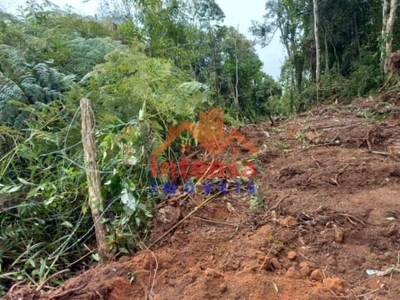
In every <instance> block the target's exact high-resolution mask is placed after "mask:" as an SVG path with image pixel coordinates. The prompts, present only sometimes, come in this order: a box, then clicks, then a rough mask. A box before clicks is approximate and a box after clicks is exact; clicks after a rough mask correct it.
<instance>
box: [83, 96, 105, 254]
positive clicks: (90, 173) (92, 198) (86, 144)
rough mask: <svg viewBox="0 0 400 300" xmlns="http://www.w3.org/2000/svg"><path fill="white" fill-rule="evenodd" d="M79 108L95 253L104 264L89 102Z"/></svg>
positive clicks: (100, 205) (101, 203)
mask: <svg viewBox="0 0 400 300" xmlns="http://www.w3.org/2000/svg"><path fill="white" fill-rule="evenodd" d="M80 106H81V113H82V144H83V152H84V156H85V169H86V177H87V182H88V187H89V206H90V210H91V212H92V218H93V223H94V229H95V235H96V241H97V251H98V254H99V256H100V261H101V262H106V261H107V260H108V259H109V258H110V254H109V253H108V250H107V241H106V238H107V231H106V228H105V226H104V223H103V218H102V213H103V210H104V204H103V199H102V197H101V192H100V189H101V183H100V182H101V181H100V175H99V171H98V169H97V162H96V144H95V139H94V132H93V130H94V125H93V117H92V110H91V107H90V100H89V99H87V98H82V99H81V101H80Z"/></svg>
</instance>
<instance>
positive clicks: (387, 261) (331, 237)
mask: <svg viewBox="0 0 400 300" xmlns="http://www.w3.org/2000/svg"><path fill="white" fill-rule="evenodd" d="M399 107H400V92H396V91H392V92H388V93H386V94H382V95H380V96H379V97H377V98H374V99H373V98H368V99H357V100H355V101H353V102H352V103H351V104H347V105H344V104H341V105H329V106H323V107H319V108H316V109H314V110H312V111H310V112H307V113H304V114H301V115H298V116H293V117H290V118H287V119H282V120H278V121H277V124H276V126H274V127H272V126H271V125H270V124H267V123H266V124H261V125H246V126H243V127H241V128H240V131H241V132H242V133H243V134H244V135H245V136H246V137H247V138H248V139H249V140H250V141H251V142H252V143H253V144H254V145H255V146H257V147H258V149H260V153H259V154H258V156H257V163H258V165H259V167H260V169H259V172H258V176H257V177H256V180H255V181H256V184H257V186H258V192H259V195H260V197H261V199H262V205H263V206H262V207H259V208H258V209H256V210H250V209H249V205H250V204H249V203H250V196H249V195H248V194H247V192H246V190H243V191H241V194H240V195H238V194H237V193H236V192H235V191H230V192H229V193H227V194H225V195H216V191H214V192H213V193H212V196H214V197H211V198H210V197H209V196H208V197H206V196H205V195H203V194H202V193H200V192H199V193H197V194H195V195H193V196H190V197H189V196H185V195H183V194H182V193H178V194H177V196H173V197H170V198H169V199H167V200H165V201H164V202H162V204H160V205H159V207H158V213H157V218H156V219H155V221H154V230H153V232H152V235H151V243H152V244H150V245H147V246H143V250H141V251H139V252H138V253H135V254H133V255H132V257H122V258H121V259H119V260H118V261H115V262H112V263H109V264H107V265H104V266H101V265H99V266H95V267H92V268H91V269H89V270H88V271H86V272H84V273H82V274H80V275H78V276H76V277H74V278H71V279H69V280H68V281H67V282H66V283H65V284H64V285H63V286H62V287H61V288H58V289H56V290H52V291H48V292H38V291H36V290H35V289H34V288H33V289H32V288H29V287H26V286H25V287H18V286H17V287H15V288H13V290H12V291H10V292H9V293H8V295H7V296H6V299H60V300H61V299H63V300H64V299H115V300H117V299H119V300H124V299H154V300H156V299H163V300H168V299H171V300H175V299H186V300H189V299H226V300H228V299H232V300H234V299H236V300H242V299H243V300H245V299H246V300H251V299H254V300H256V299H270V300H273V299H280V300H289V299H290V300H306V299H309V300H327V299H386V300H390V299H393V300H394V299H396V300H397V299H400V206H399V204H400V118H399V113H400V111H399V109H400V108H399ZM387 115H389V116H388V117H387V118H384V120H379V118H380V117H384V116H387ZM202 155H203V154H199V155H198V157H197V158H196V159H201V158H203V159H204V160H207V159H208V160H209V159H211V158H209V157H206V156H202ZM242 156H246V154H245V153H243V154H242ZM235 157H236V159H237V158H239V159H240V155H239V157H238V156H237V154H230V155H226V156H225V157H224V159H227V160H232V159H235ZM371 270H375V271H379V272H378V273H377V274H372V275H369V274H367V272H370V271H371Z"/></svg>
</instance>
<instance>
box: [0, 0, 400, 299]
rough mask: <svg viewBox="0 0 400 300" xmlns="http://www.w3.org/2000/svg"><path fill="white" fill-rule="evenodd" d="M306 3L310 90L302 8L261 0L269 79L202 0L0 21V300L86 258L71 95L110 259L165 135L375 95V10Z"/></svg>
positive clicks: (144, 193) (139, 208)
mask: <svg viewBox="0 0 400 300" xmlns="http://www.w3.org/2000/svg"><path fill="white" fill-rule="evenodd" d="M319 2H320V4H319V5H320V7H319V12H320V16H319V17H320V35H321V37H320V39H321V41H322V47H321V54H322V61H323V64H322V65H323V68H322V71H321V73H322V74H321V81H320V83H319V85H316V78H315V75H314V74H315V55H314V52H315V47H314V46H313V45H314V44H313V39H314V37H313V27H312V23H313V21H312V20H313V15H312V1H305V0H299V1H267V5H266V9H267V14H266V16H265V23H255V24H254V26H253V27H252V31H253V33H254V35H255V36H256V37H257V40H258V42H259V43H260V44H265V45H266V44H267V43H268V39H269V38H270V37H271V35H272V34H273V33H274V32H275V31H276V30H277V29H279V30H280V31H281V32H282V42H283V44H284V46H285V48H286V49H287V54H288V58H287V60H286V62H285V64H284V66H283V68H282V75H281V78H280V82H276V81H274V79H273V78H272V77H271V76H268V75H266V74H265V73H264V72H263V71H262V62H261V61H260V59H259V58H258V56H257V54H256V53H255V50H254V45H253V43H252V42H251V41H249V40H248V39H246V38H245V36H244V35H242V34H240V33H239V32H238V31H237V30H236V29H235V28H232V27H227V26H225V25H224V24H223V19H224V13H223V11H222V10H221V9H220V8H219V7H218V5H217V4H216V3H215V2H214V0H192V1H183V0H168V1H162V0H141V1H139V0H130V1H129V0H128V1H124V5H122V6H115V2H112V1H110V2H104V3H103V4H104V5H103V8H102V11H101V13H100V14H99V16H100V17H98V18H94V17H93V18H91V17H82V16H79V15H76V14H72V13H70V12H68V11H63V10H60V9H58V8H55V7H53V6H52V5H51V4H49V3H47V4H43V5H42V4H40V3H37V2H35V1H31V2H29V5H28V6H27V7H26V8H25V9H24V11H23V12H22V13H21V15H18V16H14V15H10V14H7V13H5V12H1V11H0V208H1V211H0V293H1V291H4V290H6V289H7V287H9V285H10V283H11V282H12V281H14V280H21V279H25V280H27V281H30V282H33V283H38V282H41V281H43V280H44V279H45V278H47V277H48V276H49V275H51V274H53V273H55V272H57V271H60V270H63V269H65V268H70V269H71V270H72V271H73V270H74V268H76V267H78V266H79V264H78V263H75V262H76V261H77V260H78V259H80V258H81V257H85V260H86V261H87V262H91V261H95V260H96V259H97V257H96V255H90V254H91V252H90V251H91V249H93V248H94V245H95V240H94V233H93V223H92V220H91V215H90V212H89V207H88V203H87V201H88V199H87V198H88V197H87V183H86V174H85V169H84V161H83V154H82V144H81V133H80V128H81V125H80V110H79V100H80V99H81V98H82V97H88V98H89V99H91V101H92V105H93V113H94V118H95V126H96V129H95V136H96V143H97V147H98V164H99V168H100V171H101V180H102V184H103V188H102V193H103V197H104V199H105V207H106V209H105V222H106V227H107V230H108V233H109V237H108V238H109V241H108V245H109V250H110V252H111V253H113V254H115V255H118V254H121V253H130V252H132V251H134V250H135V249H136V247H137V242H138V241H139V240H142V239H145V238H146V235H147V233H148V230H149V228H148V224H149V220H151V218H152V213H153V208H154V206H155V205H156V204H157V202H158V201H159V199H158V198H157V197H156V196H155V195H153V194H152V193H151V192H150V167H149V163H150V162H149V155H150V152H151V149H152V148H153V147H154V146H155V145H157V143H159V142H160V141H162V140H163V139H164V138H165V134H166V129H167V127H168V126H169V125H171V124H179V123H180V122H182V121H183V120H191V121H195V120H196V119H197V116H198V114H199V113H200V112H202V111H206V110H207V109H209V108H213V107H216V106H219V107H222V108H223V109H224V111H225V119H226V122H227V123H228V124H240V123H245V122H261V121H264V120H267V119H268V116H269V115H271V114H272V115H277V114H290V113H294V112H300V111H303V110H305V109H308V108H310V107H312V106H313V105H315V104H317V103H318V101H317V100H323V99H326V98H329V97H331V96H332V95H334V96H335V97H352V96H358V95H366V94H367V93H370V92H374V91H375V90H377V89H378V88H379V86H380V85H381V84H382V82H383V78H384V74H383V73H382V71H381V69H382V68H381V65H380V61H381V53H382V51H381V48H382V43H381V40H380V38H381V35H382V33H381V30H382V28H381V24H382V20H381V18H382V17H381V14H380V13H378V12H379V11H380V10H381V8H380V5H381V3H380V1H376V0H369V1H368V0H367V1H361V0H359V1H355V0H353V1H349V0H347V1H319ZM255 17H258V16H255ZM398 34H399V32H398V29H396V30H395V31H394V33H393V36H398ZM394 41H395V42H394V48H396V47H397V46H399V45H397V43H398V41H397V40H396V39H394ZM313 47H314V48H313ZM317 87H318V89H317ZM317 96H318V97H317ZM178 144H179V142H178ZM171 155H174V152H173V151H171V152H169V153H168V154H164V156H165V157H161V158H160V159H161V160H167V159H170V157H167V156H171ZM80 263H82V261H80ZM52 282H53V283H55V284H56V283H58V282H57V281H56V280H55V279H54V280H53V281H52Z"/></svg>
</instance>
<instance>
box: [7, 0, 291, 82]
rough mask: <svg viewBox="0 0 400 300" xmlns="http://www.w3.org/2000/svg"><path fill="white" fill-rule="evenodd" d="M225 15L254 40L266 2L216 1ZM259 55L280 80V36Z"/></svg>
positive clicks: (92, 6)
mask: <svg viewBox="0 0 400 300" xmlns="http://www.w3.org/2000/svg"><path fill="white" fill-rule="evenodd" d="M25 2H26V0H1V3H0V7H2V8H3V9H6V10H7V11H9V12H15V11H16V8H17V7H18V6H21V5H24V4H25ZM51 2H53V3H54V4H57V5H59V6H60V7H62V8H63V7H65V5H67V4H68V5H70V6H72V7H74V8H76V12H78V13H80V14H87V15H93V14H94V13H95V12H96V10H97V7H98V4H97V0H90V2H88V3H83V2H82V0H52V1H51ZM216 2H217V3H218V5H219V6H220V7H221V9H222V10H223V11H224V13H225V16H226V18H225V25H228V26H233V27H235V28H237V27H239V31H240V32H241V33H243V34H245V35H246V36H247V38H248V39H250V40H252V39H253V37H252V36H251V35H250V33H249V27H250V26H251V20H257V21H261V20H262V16H263V14H264V13H265V2H266V0H216ZM256 49H257V53H258V55H259V57H260V59H261V60H262V61H263V63H264V72H265V73H267V74H270V75H272V76H273V77H274V78H275V79H278V77H279V75H280V67H281V65H282V63H283V60H284V58H285V53H284V49H283V46H282V45H281V44H280V41H279V36H278V34H277V35H276V36H275V37H274V39H273V40H272V42H271V43H270V44H269V45H268V46H267V47H266V48H264V49H261V48H260V47H257V48H256Z"/></svg>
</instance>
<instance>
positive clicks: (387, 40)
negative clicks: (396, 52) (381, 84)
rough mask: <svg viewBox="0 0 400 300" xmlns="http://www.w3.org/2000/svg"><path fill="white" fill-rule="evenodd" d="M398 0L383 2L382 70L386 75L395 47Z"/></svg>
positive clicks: (384, 0)
mask: <svg viewBox="0 0 400 300" xmlns="http://www.w3.org/2000/svg"><path fill="white" fill-rule="evenodd" d="M396 10H397V0H390V3H389V0H383V7H382V12H383V13H382V43H383V45H382V47H381V49H382V50H383V49H384V50H383V51H384V52H383V53H384V54H383V56H382V69H383V72H384V73H387V72H388V69H389V66H390V54H391V53H392V45H393V27H394V23H395V21H396Z"/></svg>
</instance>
